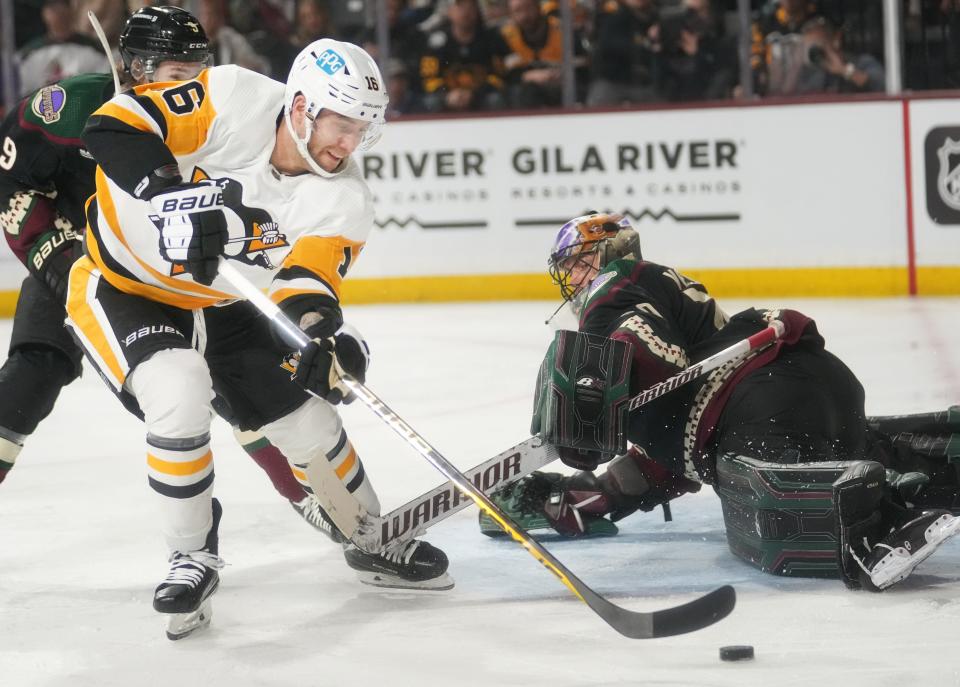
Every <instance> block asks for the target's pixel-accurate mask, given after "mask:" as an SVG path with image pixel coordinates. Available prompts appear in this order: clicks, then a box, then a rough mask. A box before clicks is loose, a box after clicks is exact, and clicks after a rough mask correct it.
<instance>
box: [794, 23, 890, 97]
mask: <svg viewBox="0 0 960 687" xmlns="http://www.w3.org/2000/svg"><path fill="white" fill-rule="evenodd" d="M803 40H804V46H805V49H806V64H805V65H804V68H803V69H802V70H801V72H800V77H799V79H798V81H797V90H796V92H797V93H865V92H868V91H883V90H884V88H885V86H886V74H885V72H884V69H883V65H882V64H880V62H879V60H877V59H876V58H875V57H873V56H872V55H867V54H862V55H848V54H847V53H845V52H844V50H843V32H842V31H841V30H839V29H838V28H837V27H836V26H834V25H833V24H832V23H831V22H830V21H828V20H827V19H825V18H823V17H816V18H814V19H811V20H810V21H808V22H807V23H806V24H805V25H804V27H803Z"/></svg>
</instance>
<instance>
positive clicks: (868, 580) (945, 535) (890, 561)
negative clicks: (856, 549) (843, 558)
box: [854, 510, 960, 591]
mask: <svg viewBox="0 0 960 687" xmlns="http://www.w3.org/2000/svg"><path fill="white" fill-rule="evenodd" d="M957 532H960V518H958V517H955V516H953V515H951V514H950V513H949V512H947V511H945V510H932V511H924V512H923V513H922V514H921V515H919V516H917V517H916V518H914V519H913V520H910V521H909V522H907V523H906V524H905V525H902V526H901V527H898V528H897V529H895V530H894V531H893V532H891V533H890V534H888V535H887V536H886V537H884V538H883V540H881V541H880V542H878V543H877V544H876V545H874V546H873V548H872V549H871V551H870V553H869V554H867V555H866V556H865V557H864V558H863V559H862V560H861V559H860V558H857V557H856V556H854V558H855V560H856V561H857V563H859V565H860V567H861V568H862V570H863V575H861V582H862V583H863V585H864V586H865V587H867V588H868V589H872V590H873V591H882V590H884V589H887V588H888V587H890V586H892V585H894V584H896V583H897V582H900V581H901V580H904V579H906V577H907V576H908V575H909V574H910V573H911V572H913V570H914V568H916V567H917V566H918V565H920V563H922V562H923V561H925V560H926V559H927V558H929V557H930V555H931V554H932V553H933V552H934V551H936V550H937V548H939V546H940V545H941V544H943V542H945V541H946V540H947V539H949V538H950V537H952V536H953V535H955V534H957Z"/></svg>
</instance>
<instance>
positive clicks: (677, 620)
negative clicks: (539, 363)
mask: <svg viewBox="0 0 960 687" xmlns="http://www.w3.org/2000/svg"><path fill="white" fill-rule="evenodd" d="M220 274H221V275H222V276H223V277H224V278H225V279H226V280H227V281H229V282H230V283H231V284H232V285H233V286H234V287H235V288H236V289H237V290H239V291H240V292H241V293H242V294H243V295H244V296H245V297H246V298H247V299H248V300H249V301H250V302H251V303H252V304H253V305H254V306H255V307H257V308H258V309H259V310H260V311H261V312H263V313H264V315H266V316H267V317H269V318H270V319H271V320H272V321H273V323H274V324H275V325H276V326H277V327H279V328H280V329H281V330H282V331H283V333H285V334H286V335H287V336H288V337H289V339H290V340H291V341H292V342H295V343H296V344H297V345H298V347H303V346H305V345H306V344H307V343H309V339H308V338H307V336H306V334H304V333H303V332H302V331H301V330H300V329H299V328H298V327H297V326H295V325H294V324H293V322H291V321H290V320H289V319H288V318H287V317H286V316H285V315H284V314H283V312H281V310H280V308H279V307H277V305H276V304H275V303H274V302H273V301H271V300H270V299H269V298H268V297H267V296H266V295H265V294H264V293H263V292H262V291H260V290H259V289H257V288H256V287H255V286H254V285H253V284H251V283H250V282H249V281H247V279H246V278H244V277H243V275H241V274H240V273H239V272H238V271H237V270H236V269H235V268H234V267H233V266H232V265H230V264H229V263H227V261H226V260H225V259H222V260H221V261H220ZM344 381H345V383H346V385H347V386H348V387H349V389H350V390H351V391H352V392H353V393H354V394H356V395H357V397H358V398H359V399H360V400H362V401H363V402H364V404H365V405H366V406H367V407H368V408H370V410H372V411H373V412H374V414H376V415H377V416H378V417H379V418H380V419H382V420H383V421H384V422H385V423H386V424H387V425H389V426H390V428H391V429H393V430H394V432H396V433H397V434H399V435H400V436H401V437H402V438H403V439H404V440H405V441H406V442H407V443H408V444H410V446H412V447H413V448H414V449H415V450H416V451H417V452H418V453H419V454H420V455H422V456H423V457H424V458H426V459H427V460H428V461H429V462H430V463H431V464H432V465H433V466H434V467H435V468H436V469H437V470H439V471H440V473H441V474H442V475H444V476H445V477H446V478H447V479H448V480H450V481H451V482H453V483H454V484H455V485H456V486H457V488H459V489H460V491H461V492H463V493H464V494H466V495H467V496H469V497H470V498H471V499H472V500H473V501H474V503H476V504H477V506H478V507H479V508H480V509H481V510H482V511H483V512H484V513H486V514H487V515H489V516H490V517H491V518H493V519H494V520H495V521H496V522H497V523H498V524H499V525H500V527H502V528H503V530H504V531H505V532H506V533H507V534H509V535H510V536H511V537H512V538H513V540H514V541H516V542H517V543H518V544H520V545H521V546H523V547H524V548H525V549H526V550H527V552H528V553H530V555H532V556H533V557H534V558H535V559H537V560H538V561H540V563H542V564H543V565H544V567H546V568H547V569H548V570H549V571H550V572H552V573H553V574H554V575H556V577H557V579H559V580H560V581H561V582H562V583H563V584H564V585H565V586H566V587H567V589H569V590H570V591H571V592H573V594H574V595H576V596H577V598H579V599H580V600H581V601H583V602H584V603H585V604H587V606H589V607H590V609H591V610H593V611H594V613H596V614H597V615H599V616H600V618H602V619H603V620H604V621H605V622H606V623H607V624H608V625H610V627H612V628H613V629H615V630H616V631H617V632H619V633H620V634H622V635H624V636H625V637H629V638H631V639H649V638H653V637H669V636H672V635H677V634H683V633H686V632H693V631H694V630H699V629H701V628H704V627H707V626H709V625H712V624H713V623H715V622H717V621H718V620H721V619H723V618H725V617H726V616H727V615H729V614H730V612H731V611H732V610H733V607H734V605H735V604H736V592H734V590H733V587H731V586H729V585H725V586H723V587H720V588H718V589H715V590H714V591H712V592H710V593H708V594H705V595H704V596H701V597H699V598H697V599H694V600H693V601H690V602H688V603H685V604H682V605H680V606H675V607H673V608H667V609H664V610H660V611H653V612H643V611H630V610H627V609H625V608H621V607H620V606H617V605H615V604H613V603H611V602H610V601H608V600H607V599H605V598H603V597H602V596H600V595H599V594H597V593H596V592H594V591H593V590H592V589H591V588H590V587H588V586H587V585H586V584H584V583H583V582H582V581H581V580H580V579H579V578H578V577H577V576H576V575H574V574H573V573H572V572H571V571H570V570H568V569H567V568H566V566H564V565H563V564H562V563H561V562H560V561H558V560H557V559H556V558H554V556H553V554H551V553H550V552H549V551H547V549H546V548H545V547H544V546H543V545H542V544H540V543H539V542H538V541H536V540H535V539H533V538H532V537H531V536H530V535H529V534H528V533H527V532H526V531H525V530H524V529H523V528H522V527H520V526H519V525H518V524H517V523H515V522H514V521H513V520H512V519H511V518H510V517H509V516H508V515H507V514H506V513H504V512H503V511H502V510H500V509H499V508H498V507H497V506H496V504H494V503H493V502H492V501H491V500H490V499H489V498H488V497H487V496H486V495H485V494H484V493H483V492H482V491H480V490H479V489H477V488H476V487H474V486H473V484H471V482H470V481H469V480H468V479H467V478H466V477H465V476H464V475H463V473H461V472H460V471H459V470H457V468H456V467H454V466H453V465H452V464H451V463H450V462H449V461H448V460H447V459H446V458H444V457H443V456H442V455H441V454H440V452H439V451H437V450H436V449H435V448H434V447H433V446H431V445H430V444H429V443H428V442H427V441H426V439H424V438H423V437H422V436H420V434H418V433H417V432H416V430H414V429H413V428H412V427H411V426H410V425H409V424H407V423H406V421H404V419H403V418H401V417H400V416H399V415H397V414H396V413H395V412H393V410H391V409H390V407H389V406H387V404H386V403H384V402H383V401H382V400H381V399H380V398H379V397H378V396H377V395H376V394H374V393H373V392H372V391H370V390H369V389H368V388H367V387H366V386H365V385H363V384H360V383H359V382H356V381H353V380H350V379H346V380H344Z"/></svg>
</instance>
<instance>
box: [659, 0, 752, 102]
mask: <svg viewBox="0 0 960 687" xmlns="http://www.w3.org/2000/svg"><path fill="white" fill-rule="evenodd" d="M724 34H725V31H724V26H723V17H722V15H721V14H720V13H719V12H715V11H714V6H713V4H712V2H711V0H684V3H683V5H682V6H681V9H680V11H679V12H675V13H673V14H672V15H667V14H664V15H663V17H662V19H661V27H660V39H661V44H662V46H663V47H662V50H661V53H660V61H659V64H660V70H659V79H658V81H659V83H660V89H661V92H662V93H663V95H664V96H665V97H666V99H667V100H669V101H671V102H684V101H693V100H716V99H719V98H728V97H730V95H731V93H732V91H733V87H734V85H735V84H736V82H737V58H736V43H735V42H734V41H733V40H729V39H727V37H726V36H725V35H724Z"/></svg>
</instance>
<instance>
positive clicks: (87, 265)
mask: <svg viewBox="0 0 960 687" xmlns="http://www.w3.org/2000/svg"><path fill="white" fill-rule="evenodd" d="M95 272H97V268H96V266H95V265H94V264H93V261H92V260H90V258H88V257H86V256H84V257H82V258H80V259H79V260H77V261H76V262H75V263H73V267H72V268H71V269H70V282H69V291H68V293H67V313H68V314H69V316H70V319H71V321H72V322H73V324H74V325H75V326H76V327H77V328H78V329H79V330H80V332H79V333H80V335H81V336H82V338H84V339H86V340H87V341H88V342H89V343H90V345H91V346H93V348H94V350H95V351H96V354H97V356H99V358H100V360H101V361H102V362H103V364H104V365H106V366H107V369H106V370H103V372H104V373H109V374H110V375H112V376H113V382H114V384H115V385H116V387H117V388H118V389H119V388H120V387H122V386H123V383H124V381H125V380H126V378H127V375H126V372H124V369H123V368H124V366H123V365H121V364H120V361H119V360H118V359H117V356H116V355H115V354H114V352H113V349H112V348H111V347H110V343H109V342H108V341H107V337H108V336H112V332H110V333H108V332H105V331H104V329H103V326H102V325H101V324H100V320H98V319H97V316H96V313H94V312H93V308H92V307H91V306H90V303H89V301H88V300H87V291H88V289H89V286H90V280H91V279H93V278H94V273H95Z"/></svg>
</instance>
